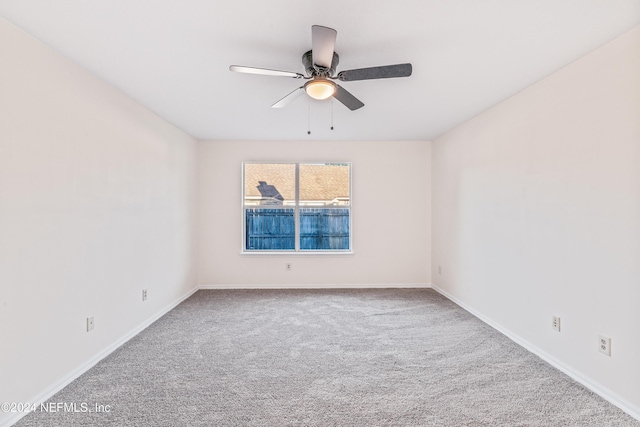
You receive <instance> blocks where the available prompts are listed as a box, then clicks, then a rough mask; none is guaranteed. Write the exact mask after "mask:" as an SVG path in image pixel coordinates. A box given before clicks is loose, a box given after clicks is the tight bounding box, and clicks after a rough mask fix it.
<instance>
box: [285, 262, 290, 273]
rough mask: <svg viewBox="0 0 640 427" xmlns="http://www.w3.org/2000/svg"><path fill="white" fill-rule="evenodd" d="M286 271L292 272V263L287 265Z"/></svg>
mask: <svg viewBox="0 0 640 427" xmlns="http://www.w3.org/2000/svg"><path fill="white" fill-rule="evenodd" d="M286 270H287V271H291V263H290V262H288V263H287V265H286Z"/></svg>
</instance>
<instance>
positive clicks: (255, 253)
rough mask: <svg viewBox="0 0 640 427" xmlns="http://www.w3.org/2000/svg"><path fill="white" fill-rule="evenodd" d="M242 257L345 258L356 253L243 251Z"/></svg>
mask: <svg viewBox="0 0 640 427" xmlns="http://www.w3.org/2000/svg"><path fill="white" fill-rule="evenodd" d="M240 255H249V256H256V255H257V256H265V255H267V256H269V255H277V256H282V255H288V256H292V255H293V256H300V255H301V256H305V255H322V256H326V255H338V256H343V255H354V251H303V252H300V251H299V252H296V251H241V252H240Z"/></svg>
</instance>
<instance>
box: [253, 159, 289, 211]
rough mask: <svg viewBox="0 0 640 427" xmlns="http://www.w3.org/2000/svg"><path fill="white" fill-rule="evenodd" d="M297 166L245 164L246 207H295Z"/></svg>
mask: <svg viewBox="0 0 640 427" xmlns="http://www.w3.org/2000/svg"><path fill="white" fill-rule="evenodd" d="M295 186H296V165H295V164H278V163H245V165H244V205H245V206H265V205H267V206H294V205H295V197H296V189H295V188H296V187H295Z"/></svg>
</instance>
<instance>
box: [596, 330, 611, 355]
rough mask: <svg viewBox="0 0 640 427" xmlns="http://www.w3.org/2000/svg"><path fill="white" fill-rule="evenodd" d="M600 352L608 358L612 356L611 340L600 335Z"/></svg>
mask: <svg viewBox="0 0 640 427" xmlns="http://www.w3.org/2000/svg"><path fill="white" fill-rule="evenodd" d="M598 351H599V352H600V353H602V354H606V355H607V356H611V338H609V337H606V336H604V335H598Z"/></svg>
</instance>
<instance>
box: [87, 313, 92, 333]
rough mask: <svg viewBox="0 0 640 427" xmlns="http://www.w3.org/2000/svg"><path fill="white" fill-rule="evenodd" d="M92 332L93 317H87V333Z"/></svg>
mask: <svg viewBox="0 0 640 427" xmlns="http://www.w3.org/2000/svg"><path fill="white" fill-rule="evenodd" d="M89 331H93V316H91V317H87V332H89Z"/></svg>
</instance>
